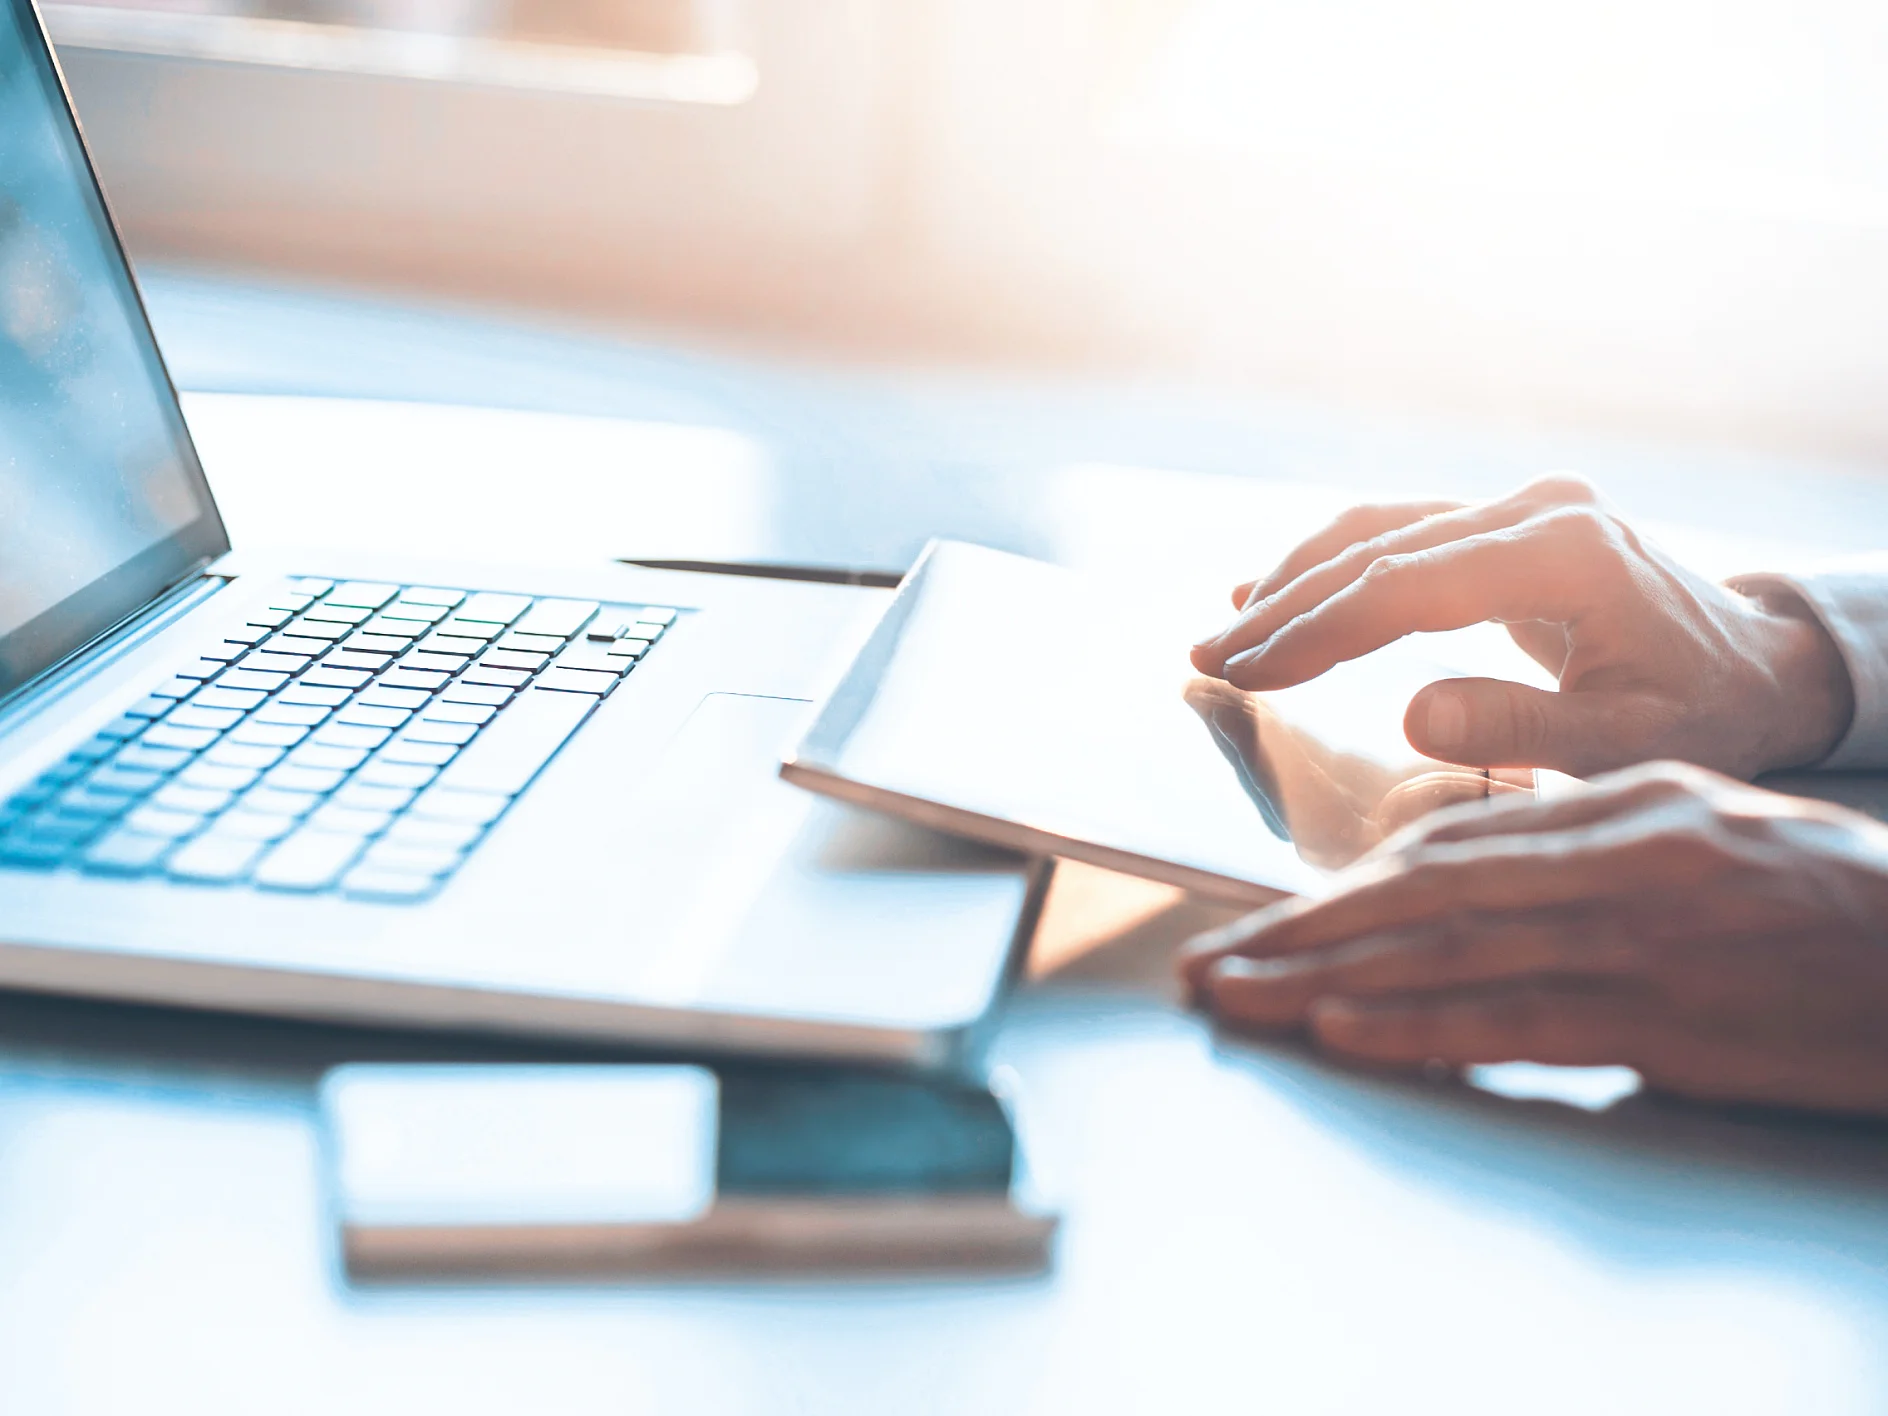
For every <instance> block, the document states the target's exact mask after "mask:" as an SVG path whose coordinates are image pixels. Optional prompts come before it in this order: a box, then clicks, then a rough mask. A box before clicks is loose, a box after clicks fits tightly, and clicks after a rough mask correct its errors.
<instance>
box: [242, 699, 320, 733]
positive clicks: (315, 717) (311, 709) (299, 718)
mask: <svg viewBox="0 0 1888 1416" xmlns="http://www.w3.org/2000/svg"><path fill="white" fill-rule="evenodd" d="M333 711H334V710H333V709H332V708H324V707H322V706H321V705H320V704H319V703H284V702H281V701H280V700H278V701H276V702H274V703H271V704H269V705H268V706H267V707H266V708H258V709H256V711H255V714H254V715H253V716H252V717H251V718H250V720H249V721H250V722H252V723H289V724H293V725H295V726H297V727H303V728H312V727H314V726H315V725H316V724H318V723H322V722H325V721H326V720H327V717H328V715H329V714H330V713H332V712H333Z"/></svg>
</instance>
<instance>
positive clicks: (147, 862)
mask: <svg viewBox="0 0 1888 1416" xmlns="http://www.w3.org/2000/svg"><path fill="white" fill-rule="evenodd" d="M174 839H175V838H174V837H170V836H146V835H143V834H141V833H139V832H137V831H126V830H118V831H113V832H112V833H111V834H110V835H107V836H102V837H100V838H99V839H98V840H96V841H94V842H93V843H92V844H91V845H90V846H88V847H86V850H85V854H84V855H83V856H81V857H80V859H79V863H80V865H82V866H83V867H84V868H85V869H87V870H90V871H96V872H97V873H99V874H101V875H141V874H143V873H144V872H145V871H147V870H149V869H150V868H151V867H152V866H154V865H156V864H157V863H158V861H160V860H162V859H163V857H164V852H165V851H167V850H169V849H170V848H171V845H172V844H173V841H174Z"/></svg>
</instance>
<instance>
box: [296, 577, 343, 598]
mask: <svg viewBox="0 0 1888 1416" xmlns="http://www.w3.org/2000/svg"><path fill="white" fill-rule="evenodd" d="M288 588H289V589H290V590H293V591H294V592H295V593H296V594H298V595H306V596H308V597H309V598H310V599H313V598H314V597H315V596H317V595H325V594H327V593H328V592H329V591H330V590H332V589H334V582H333V581H332V580H323V579H321V578H320V577H319V576H314V575H302V576H297V577H296V578H295V579H293V580H291V581H289V583H288Z"/></svg>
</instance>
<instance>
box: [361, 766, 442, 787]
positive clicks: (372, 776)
mask: <svg viewBox="0 0 1888 1416" xmlns="http://www.w3.org/2000/svg"><path fill="white" fill-rule="evenodd" d="M438 775H439V769H438V768H437V767H431V766H428V765H426V764H425V763H419V762H379V761H375V762H369V763H368V764H367V765H366V766H365V767H363V768H361V770H360V771H358V772H356V773H355V774H354V780H353V781H352V782H350V783H348V785H349V786H355V785H360V786H366V787H401V788H405V789H407V790H410V791H411V790H417V789H419V788H420V787H423V786H425V785H426V784H427V783H428V782H430V781H432V780H433V778H434V777H436V776H438Z"/></svg>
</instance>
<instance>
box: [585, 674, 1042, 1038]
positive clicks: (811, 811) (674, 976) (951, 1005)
mask: <svg viewBox="0 0 1888 1416" xmlns="http://www.w3.org/2000/svg"><path fill="white" fill-rule="evenodd" d="M809 707H810V705H809V704H807V703H806V702H804V701H801V700H797V699H785V698H763V697H757V696H751V695H746V694H735V693H711V694H709V695H707V696H706V697H704V698H703V699H702V701H701V703H700V704H699V705H698V706H697V707H696V709H695V711H694V713H693V714H691V715H690V717H689V719H688V721H687V722H686V723H685V724H684V725H683V727H682V729H681V730H680V731H679V732H678V733H677V734H676V736H675V737H674V738H673V739H672V740H671V742H670V743H669V745H668V747H667V748H666V749H665V750H664V752H663V754H662V756H661V757H660V759H659V760H658V761H657V763H656V764H655V766H654V768H653V769H652V771H651V773H650V775H649V776H648V777H647V778H645V779H644V781H643V784H642V787H641V790H639V791H637V792H636V793H634V800H633V803H631V804H630V805H629V813H628V819H629V820H630V821H631V822H633V825H631V826H630V827H629V829H628V832H627V833H626V834H627V835H628V836H629V837H630V838H631V839H630V840H626V841H625V847H626V849H625V851H624V854H623V857H622V874H621V877H620V881H619V886H618V889H619V891H620V895H619V898H621V899H622V900H623V902H624V907H625V908H624V912H623V916H622V919H623V925H624V934H625V939H626V942H629V943H630V944H631V946H632V947H633V950H634V952H635V953H636V954H637V955H638V956H640V958H641V959H642V960H644V961H645V968H644V969H642V970H638V985H637V992H638V993H640V994H643V995H645V996H647V997H648V998H649V999H650V1000H651V1001H660V1002H666V1003H672V1004H674V1005H676V1006H689V1005H694V1006H705V1007H708V1008H711V1009H716V1010H723V1009H725V1010H728V1011H735V1012H748V1011H753V1012H762V1013H768V1014H772V1015H775V1016H778V1015H780V1014H781V1013H782V1012H789V1013H791V1012H793V1011H795V1010H796V1008H797V1009H803V1010H805V1012H806V1013H807V1014H809V1015H816V1016H821V1017H825V1018H829V1019H831V1020H832V1021H835V1022H844V1021H847V1020H848V1015H856V1017H857V1018H858V1019H859V1020H860V1021H864V1020H865V1019H868V1018H877V1019H880V1020H885V1019H887V1018H888V1016H898V1017H902V1018H904V1019H905V1020H906V1021H907V1022H908V1023H909V1025H910V1026H912V1027H914V1028H922V1027H927V1026H931V1025H933V1024H934V1023H935V1022H936V1021H938V1020H942V1019H952V1018H956V1019H962V1018H964V1017H965V1016H967V1015H970V1016H974V1015H975V1013H976V1012H977V1011H979V1005H980V1004H982V1003H984V1002H987V1001H988V1000H987V999H986V998H985V997H984V995H987V994H988V993H990V991H991V988H992V984H993V982H994V980H995V977H996V975H997V974H1000V970H993V969H992V967H991V959H992V955H993V954H995V955H999V956H1000V955H1001V954H1002V953H1006V952H1007V951H1008V950H1009V949H1010V948H1011V947H1013V945H1014V943H1015V941H1016V936H1017V933H1018V930H1019V928H1020V927H1021V926H1022V924H1023V923H1024V917H1025V912H1026V906H1027V900H1028V895H1029V885H1030V880H1031V877H1032V872H1031V870H1030V868H1029V862H1028V861H1027V860H1026V859H1025V858H1024V857H1021V856H1017V855H1014V854H1012V853H1010V852H1006V851H1000V850H994V849H991V848H989V847H986V846H982V845H978V844H975V843H972V842H968V841H963V840H959V839H957V838H954V837H950V836H944V835H940V834H938V833H935V832H931V831H927V830H924V829H922V828H919V827H915V826H911V825H908V824H906V823H904V822H900V821H896V820H893V819H891V818H888V817H882V816H878V815H875V814H872V813H866V812H860V811H857V810H855V809H853V808H850V807H846V806H842V805H840V804H838V803H835V802H832V801H828V800H825V799H822V798H820V797H817V796H814V795H812V794H811V793H808V792H804V791H802V790H800V789H799V788H797V787H793V786H790V785H788V784H787V783H784V782H782V781H781V780H780V779H779V777H778V776H777V768H778V766H779V763H780V759H781V756H782V754H783V753H784V752H785V751H786V749H787V748H788V746H789V745H790V744H791V743H792V742H793V741H794V739H795V737H796V735H797V734H798V733H799V732H800V731H802V730H803V728H804V726H805V721H806V717H807V714H808V710H809Z"/></svg>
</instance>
